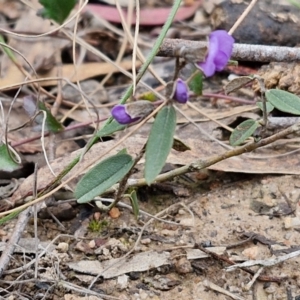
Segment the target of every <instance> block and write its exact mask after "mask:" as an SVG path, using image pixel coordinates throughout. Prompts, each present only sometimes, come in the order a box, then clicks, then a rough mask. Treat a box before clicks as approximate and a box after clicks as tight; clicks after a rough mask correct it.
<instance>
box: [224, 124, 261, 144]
mask: <svg viewBox="0 0 300 300" xmlns="http://www.w3.org/2000/svg"><path fill="white" fill-rule="evenodd" d="M259 126H260V125H259V123H258V122H257V121H255V120H253V119H249V120H246V121H244V122H242V123H241V124H239V125H238V126H237V127H236V128H235V129H234V130H233V132H232V133H231V135H230V139H229V143H230V145H231V146H238V145H240V144H241V143H243V142H244V141H245V140H246V139H247V138H248V137H250V136H251V135H252V134H253V133H254V131H255V130H256V129H257V128H258V127H259Z"/></svg>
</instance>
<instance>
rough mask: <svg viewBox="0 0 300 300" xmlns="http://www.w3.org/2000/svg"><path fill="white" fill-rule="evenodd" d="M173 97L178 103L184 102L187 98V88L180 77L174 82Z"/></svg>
mask: <svg viewBox="0 0 300 300" xmlns="http://www.w3.org/2000/svg"><path fill="white" fill-rule="evenodd" d="M173 99H174V100H176V101H178V102H179V103H186V102H187V101H188V100H189V88H188V86H187V84H186V83H185V82H184V81H183V80H182V79H180V78H178V79H177V80H176V81H175V83H174V94H173Z"/></svg>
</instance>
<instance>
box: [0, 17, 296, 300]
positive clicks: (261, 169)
mask: <svg viewBox="0 0 300 300" xmlns="http://www.w3.org/2000/svg"><path fill="white" fill-rule="evenodd" d="M18 13H19V12H18ZM23 14H24V16H25V17H26V16H27V17H28V15H26V13H23ZM16 15H17V14H16ZM11 17H12V16H11ZM46 22H49V21H46ZM154 25H155V24H154ZM23 29H24V31H26V30H27V29H26V28H23ZM28 31H29V29H28ZM39 31H41V27H40V28H38V32H39ZM47 39H49V40H50V44H51V47H52V46H53V45H54V43H53V40H54V39H53V38H52V37H51V38H47ZM36 42H37V43H40V41H39V40H38V39H36ZM68 43H69V42H68ZM39 47H41V44H40V45H39ZM51 47H50V48H49V49H48V48H47V50H49V51H47V52H46V51H40V50H36V51H37V52H39V53H38V54H44V55H45V56H44V58H42V59H40V58H39V56H38V55H36V52H35V50H32V51H30V50H29V49H34V48H32V46H26V49H28V50H29V54H26V55H25V56H26V57H27V56H28V57H27V58H29V59H30V62H31V63H32V64H33V65H34V66H35V68H36V69H39V71H41V70H43V72H46V73H44V74H46V75H41V74H40V76H45V77H49V76H50V75H51V76H57V74H58V73H59V72H62V73H61V74H63V76H64V77H68V78H70V81H76V77H72V76H71V74H72V72H74V69H73V64H69V63H65V62H63V65H62V67H61V69H60V67H56V66H55V67H54V68H50V69H51V70H50V71H47V70H45V67H46V66H47V64H46V60H47V59H48V58H49V57H50V58H53V56H54V53H55V51H58V50H61V49H62V48H65V47H66V46H64V47H61V48H58V50H57V49H56V50H53V49H52V48H51ZM39 49H40V48H39ZM65 50H67V51H68V49H67V48H65ZM31 57H32V58H31ZM37 58H38V61H36V59H37ZM45 59H46V60H45ZM129 61H130V59H128V62H129ZM157 61H159V60H157ZM160 62H161V61H160ZM122 63H125V64H124V65H122ZM122 63H121V65H122V66H123V67H124V68H125V69H127V68H130V63H128V64H127V65H126V63H127V61H123V62H122ZM50 65H51V64H50ZM105 66H106V67H107V69H106V67H105ZM24 67H25V68H26V66H25V65H24ZM154 67H155V68H157V70H158V71H160V72H161V70H162V68H163V64H161V63H157V64H156V65H155V64H154ZM10 68H14V67H13V66H11V67H7V71H6V72H7V74H6V75H7V76H4V77H3V78H2V80H4V81H1V82H0V85H1V86H2V87H5V89H6V88H7V87H9V86H11V89H13V87H12V85H13V84H17V83H20V82H22V80H23V79H24V78H25V76H23V75H21V76H20V77H17V76H11V75H9V74H10V71H9V69H10ZM113 70H114V68H113V67H111V66H110V65H109V64H107V63H103V62H93V63H91V62H88V61H84V62H83V63H82V64H81V65H80V66H79V69H78V70H77V71H79V72H78V74H80V75H79V77H77V79H79V80H84V79H87V78H91V77H95V76H99V75H104V74H107V73H109V72H111V71H113ZM84 71H87V73H84ZM47 72H52V73H47ZM163 72H164V71H163ZM15 74H16V73H15ZM5 80H6V81H5ZM127 82H128V81H127V80H126V79H124V78H122V77H121V76H120V75H117V74H115V75H114V78H113V83H110V84H112V85H115V88H116V90H117V89H118V88H119V86H118V85H121V84H120V83H125V84H126V83H127ZM56 83H57V81H53V80H52V81H50V80H48V81H47V84H45V85H44V86H51V85H56ZM205 84H207V83H205ZM204 88H205V89H207V88H209V87H208V86H205V87H204ZM212 88H213V83H212ZM60 92H61V91H60V90H58V92H57V94H53V95H54V96H55V97H57V95H59V94H60ZM23 93H24V94H22V96H24V95H25V94H26V91H24V92H23ZM55 97H54V98H55ZM52 99H53V98H52ZM68 100H69V101H70V102H72V100H73V99H72V97H71V99H68ZM113 100H117V99H113ZM95 101H97V97H96V98H95V99H93V101H91V102H92V103H93V104H94V105H98V103H95ZM105 101H111V99H105ZM105 101H104V102H105ZM75 102H76V101H74V104H75ZM205 103H206V104H201V105H199V108H200V109H202V110H204V111H206V112H208V113H209V114H210V116H212V115H213V114H214V115H215V116H214V117H216V118H218V119H219V120H221V121H222V122H224V124H230V122H231V121H232V118H233V117H232V116H233V114H234V110H235V109H237V110H238V109H241V110H243V109H244V107H240V108H239V107H233V106H232V105H231V104H230V103H226V101H224V100H219V101H218V106H219V107H218V109H216V106H215V105H214V104H213V102H209V103H207V102H205ZM52 104H53V102H52ZM76 104H78V102H77V103H76ZM102 104H103V103H100V105H102ZM74 106H75V105H74ZM50 107H51V105H50ZM100 107H101V106H100ZM77 111H78V110H77ZM104 111H105V110H104ZM67 112H68V109H66V107H64V108H61V109H59V113H60V114H62V115H64V114H67ZM100 112H101V113H103V110H100ZM105 113H107V115H108V113H109V112H108V110H106V111H105ZM255 114H258V113H257V112H256V111H255ZM17 115H18V113H17V114H16V116H17ZM19 115H20V116H22V115H23V114H22V113H21V114H20V113H19ZM190 116H191V117H195V120H196V121H197V122H198V123H199V124H201V127H202V128H203V130H205V131H206V132H207V133H208V134H209V135H211V136H213V135H214V134H216V132H218V130H220V129H219V127H218V126H217V125H216V124H215V123H214V122H212V121H207V120H204V118H202V119H201V120H199V119H200V117H199V115H193V114H190ZM68 117H69V118H70V119H72V120H77V121H80V122H81V121H82V120H83V119H85V118H86V117H85V116H84V117H83V116H79V117H77V118H76V117H75V115H72V114H69V115H68ZM14 118H15V119H18V118H17V117H14ZM14 118H13V119H14ZM11 119H12V118H10V120H11ZM13 122H14V121H13ZM13 125H14V124H12V126H13ZM148 132H149V126H148V125H147V126H145V128H143V129H142V130H141V131H140V132H139V134H138V135H135V136H133V137H131V138H129V139H127V140H126V141H124V143H123V144H122V145H120V146H119V147H118V148H116V149H114V150H113V151H112V152H111V153H110V154H116V153H117V152H118V151H119V150H121V149H122V148H124V147H126V148H127V149H128V152H129V153H132V154H133V155H134V154H136V153H137V152H138V149H139V148H141V147H143V145H144V143H145V141H146V136H147V133H148ZM81 134H82V132H80V131H79V136H80V135H81ZM23 135H24V133H23ZM26 135H27V133H26ZM176 135H177V136H178V137H179V138H180V139H181V140H182V141H183V142H184V143H185V144H186V145H187V146H188V147H190V148H191V150H187V151H185V152H176V151H175V150H172V152H171V154H170V155H169V157H168V160H167V163H168V164H169V165H172V166H178V165H185V164H187V163H190V162H193V161H194V160H196V159H199V158H206V157H209V156H211V155H215V154H220V153H221V152H222V151H225V148H224V146H221V145H220V143H217V142H212V141H211V140H209V139H208V138H207V136H205V135H203V134H202V133H201V132H199V130H198V129H197V128H196V127H195V126H194V125H193V124H189V125H187V126H186V125H185V126H181V125H180V124H179V125H178V128H177V132H176ZM73 138H74V136H73ZM81 138H83V140H85V141H86V140H87V139H84V137H81ZM11 139H12V140H13V139H15V140H17V139H18V138H13V137H12V138H11ZM109 139H112V137H109ZM116 140H117V136H116V137H115V140H108V141H104V142H102V143H98V144H97V145H95V147H93V148H92V149H91V151H90V152H88V153H87V154H86V155H85V157H84V159H83V160H82V162H81V164H79V166H78V167H75V169H74V170H73V171H72V172H74V173H72V172H71V173H70V175H72V174H75V172H76V171H77V170H78V169H79V168H81V169H83V172H82V174H84V173H85V172H86V171H87V170H86V167H87V165H88V162H89V160H90V159H91V158H94V157H101V156H102V155H103V153H105V152H106V150H108V149H111V147H112V146H113V145H114V144H115V143H116ZM294 142H295V141H293V140H292V141H291V142H290V143H288V140H286V141H283V142H280V141H279V142H278V143H277V144H272V147H268V148H267V149H260V150H257V151H256V152H255V153H251V154H244V155H242V156H239V157H235V158H231V159H228V160H225V161H223V162H221V163H218V164H216V165H214V166H211V167H210V168H209V171H206V173H204V172H194V173H191V174H187V175H186V176H181V177H180V178H176V179H174V181H171V182H170V183H171V184H173V185H175V186H179V187H180V186H182V187H184V188H187V189H188V190H189V193H188V195H185V196H178V195H177V196H175V197H174V195H172V194H170V193H168V192H166V186H165V187H164V186H163V185H158V184H157V185H156V184H154V185H153V187H152V188H147V187H142V188H141V189H140V191H139V193H140V195H139V198H140V199H143V198H145V199H146V200H144V202H142V201H141V203H140V211H147V212H150V213H151V214H153V215H156V214H157V213H158V214H160V212H161V211H162V212H163V213H162V214H161V215H158V217H159V218H162V219H160V220H155V221H154V222H152V223H150V222H149V220H151V218H150V219H149V217H148V216H147V215H145V214H143V213H141V214H140V218H139V219H138V220H136V219H135V218H134V216H133V215H132V214H131V213H130V210H129V209H128V208H126V207H122V206H120V207H119V210H120V215H119V216H118V217H117V218H112V217H111V216H109V215H107V214H105V213H101V216H100V219H99V218H97V219H96V218H95V213H96V212H97V210H96V209H95V208H93V207H91V206H89V205H81V206H80V207H79V208H78V206H77V205H76V204H75V203H74V201H73V202H71V204H69V206H68V209H71V210H72V209H73V210H74V211H76V212H77V215H75V214H74V215H73V220H71V221H70V220H68V221H67V220H64V217H61V216H59V215H58V214H55V215H53V214H52V219H48V218H49V215H48V216H47V219H44V218H42V217H40V219H39V224H38V237H39V240H40V241H41V243H40V247H42V248H43V249H44V250H43V252H42V253H43V255H40V256H38V274H39V275H40V276H42V277H43V280H38V281H37V284H36V286H35V287H34V288H32V286H30V285H26V284H25V283H23V286H22V287H21V286H18V283H17V281H16V283H15V284H14V285H13V289H10V291H9V293H10V294H13V293H14V292H15V291H16V290H17V287H18V288H21V291H22V293H24V294H28V295H30V293H32V291H34V292H40V293H44V297H45V298H46V299H63V298H64V299H70V297H74V298H75V297H77V298H78V297H79V296H78V295H79V294H80V293H87V294H88V293H90V294H91V295H93V293H96V295H97V296H98V297H99V298H102V297H103V298H105V297H106V296H107V297H108V298H109V297H115V298H116V299H121V298H122V299H162V298H164V299H172V298H174V297H177V298H178V296H180V297H183V298H184V297H186V298H187V299H199V298H200V299H204V300H205V299H224V296H223V294H224V295H227V296H228V297H230V298H233V299H253V298H254V299H255V297H256V298H257V299H269V298H270V297H273V299H285V298H286V295H288V293H290V294H292V295H293V296H294V297H296V296H297V295H299V294H300V281H299V278H298V275H297V274H298V273H297V269H298V262H299V258H298V257H294V258H291V259H289V260H287V261H284V262H283V263H281V264H280V265H272V266H267V267H266V266H265V268H264V269H263V270H262V271H259V269H258V268H257V267H252V266H251V267H250V266H248V265H247V268H248V269H250V270H248V271H249V272H245V270H242V269H240V268H238V269H236V270H234V271H233V272H231V273H228V272H226V267H229V266H228V264H229V262H234V263H238V262H244V261H245V262H246V263H247V261H249V259H254V260H256V261H258V262H260V265H264V264H268V263H269V262H270V261H271V262H272V261H273V262H275V261H276V260H277V259H280V258H281V259H282V258H287V257H292V256H294V255H296V254H297V251H299V248H298V247H299V245H300V241H299V234H298V230H299V224H300V222H299V212H298V210H299V209H298V207H299V196H300V191H299V188H300V183H299V182H298V181H299V180H298V177H297V176H288V175H284V174H294V175H298V174H299V171H298V169H299V168H298V155H297V152H295V153H292V154H289V155H286V154H285V153H286V152H287V151H288V149H289V148H288V146H289V144H293V143H294ZM29 146H30V144H29V145H28V149H26V148H25V149H23V151H24V152H28V151H29V152H30V151H31V152H36V151H41V150H40V148H39V147H40V145H39V144H38V146H36V148H35V150H30V147H29ZM50 146H51V144H50ZM81 151H82V150H77V152H76V151H73V150H66V151H65V153H64V154H65V156H61V154H59V156H58V158H56V159H54V160H53V161H52V162H51V166H52V168H53V170H54V172H55V173H56V174H57V173H59V172H60V171H61V170H62V169H63V167H64V166H66V165H67V164H68V163H69V162H70V161H71V160H72V158H74V157H75V156H77V155H78V154H79V153H80V152H81ZM62 152H64V151H62ZM283 162H284V163H283ZM141 163H143V162H142V161H141ZM76 168H77V169H76ZM232 172H235V173H237V174H233V173H232ZM270 173H271V174H283V175H282V176H279V175H273V176H271V175H266V174H270ZM37 174H38V175H37V178H38V180H37V190H40V189H43V188H45V187H47V186H48V185H49V183H50V182H51V181H52V179H53V175H52V174H51V173H50V172H49V169H48V168H47V167H46V166H45V167H41V168H39V170H38V173H37ZM257 174H262V175H257ZM70 175H68V176H70ZM141 176H142V174H141V173H140V172H139V171H138V168H137V173H136V174H135V177H136V178H139V177H141ZM66 178H68V177H66ZM78 180H79V177H76V178H75V180H74V182H73V183H72V182H70V185H69V186H68V187H67V189H70V188H71V189H72V188H74V186H75V184H76V183H77V181H78ZM33 185H34V176H33V175H31V176H29V177H27V178H26V179H25V181H24V182H23V183H21V184H20V186H19V188H18V190H17V191H16V192H15V193H14V195H13V196H12V198H9V199H8V198H7V195H9V194H7V193H6V191H4V192H3V196H4V197H5V203H6V204H7V200H9V201H10V205H11V206H15V205H16V206H18V205H20V203H21V202H22V201H23V199H24V197H26V196H28V195H30V194H32V187H33ZM164 188H165V189H164ZM67 192H68V191H65V194H67ZM143 193H144V197H143ZM1 196H2V195H0V198H1ZM56 197H57V200H58V201H59V200H61V201H63V200H62V197H63V193H61V194H59V195H56ZM24 200H25V199H24ZM57 200H55V201H57ZM71 200H72V199H71ZM1 201H2V200H1ZM55 201H54V206H57V204H56V203H55ZM122 201H124V202H126V201H128V202H127V204H129V207H130V202H129V200H128V199H122ZM46 202H47V204H48V205H49V208H50V207H51V205H53V202H52V204H51V199H47V201H46ZM104 202H105V201H104ZM3 203H4V202H3ZM3 203H1V207H2V208H3V206H2V205H3ZM172 207H173V208H174V209H173V210H172V209H171V208H172ZM40 216H41V215H40ZM53 216H54V218H56V216H58V219H57V220H56V221H55V220H54V219H53ZM97 220H98V221H97ZM91 221H96V222H103V223H101V224H100V225H101V226H100V225H99V226H100V227H101V230H99V231H96V232H93V231H91V230H90V229H88V227H89V228H90V227H91ZM104 221H105V222H104ZM166 221H167V222H166ZM168 221H169V223H168ZM15 224H16V220H12V221H10V222H8V223H6V224H5V225H2V226H1V227H2V228H1V229H0V236H1V238H2V240H3V244H2V247H6V246H8V244H7V243H6V241H7V240H8V239H9V236H10V235H11V234H12V232H14V231H15V230H16V227H15ZM59 224H62V225H63V227H60V226H59ZM176 224H177V225H176ZM145 225H146V226H145ZM100 227H99V228H100ZM61 231H65V232H67V233H74V232H75V231H76V232H78V233H77V234H78V235H77V238H78V240H77V241H76V242H74V240H73V237H72V236H64V235H61ZM79 232H81V233H79ZM249 232H250V233H251V234H249ZM33 237H34V228H33V226H32V224H28V226H27V228H26V230H25V231H24V233H23V239H22V240H21V241H20V244H21V245H22V243H24V241H25V242H27V243H29V244H30V245H31V246H34V245H35V243H37V241H36V240H35V239H34V241H33V240H32V238H33ZM57 237H59V242H61V243H65V244H66V245H67V248H66V247H62V245H60V246H58V245H59V242H58V239H56V238H57ZM255 237H256V238H255ZM81 238H82V239H81ZM139 239H140V240H139ZM137 240H139V241H140V242H139V243H137V244H135V243H136V241H137ZM78 241H80V243H81V245H79V243H78ZM271 241H272V242H271ZM43 243H45V244H43ZM50 244H51V245H52V244H53V245H57V248H56V249H54V247H51V248H45V247H47V245H50ZM197 245H200V247H204V249H205V250H206V252H203V251H201V250H200V249H197ZM2 249H3V248H2ZM16 249H18V247H17V248H16ZM45 249H47V250H46V251H45ZM66 249H67V250H66ZM131 249H134V250H133V252H132V253H130V254H129V255H128V253H129V251H130V250H131ZM213 249H217V252H216V253H215V252H213ZM21 251H22V252H21V255H19V254H18V253H17V252H16V253H14V254H13V258H14V260H13V261H11V262H10V266H9V270H8V271H9V272H7V273H4V276H3V281H1V283H0V286H1V288H2V286H3V289H4V288H7V286H8V284H11V282H12V281H14V280H17V276H16V274H18V273H17V272H27V274H26V276H29V278H33V277H31V275H32V271H33V270H34V269H33V268H32V266H33V264H31V265H30V266H27V267H26V268H24V269H22V266H26V264H24V262H23V260H22V255H24V253H25V252H26V251H27V253H28V251H29V252H30V253H35V247H31V249H30V250H28V249H27V250H26V247H25V246H24V244H23V246H22V250H21ZM286 253H291V255H290V256H286ZM126 255H128V256H127V257H126ZM124 256H125V257H124ZM224 258H226V259H224ZM30 259H31V260H30ZM30 259H27V260H29V261H31V262H33V263H34V261H35V259H36V258H30ZM87 259H88V260H87ZM111 264H114V265H113V266H112V267H111V268H109V266H110V265H111ZM57 266H58V268H57ZM89 266H90V268H89ZM239 267H244V265H243V263H242V265H240V266H239ZM105 269H106V270H105ZM14 270H15V271H14ZM70 270H73V271H72V272H70ZM91 270H92V271H91ZM103 270H104V271H103ZM258 271H259V272H258ZM256 272H257V276H258V280H257V281H253V282H251V280H252V276H253V275H255V273H256ZM80 273H85V274H87V275H90V276H91V275H93V276H92V277H87V278H86V279H85V281H84V280H83V277H82V276H83V275H80ZM22 274H25V273H22ZM60 276H62V277H63V280H62V281H61V284H62V286H63V287H64V288H65V290H60V289H59V288H54V289H51V288H50V286H47V280H48V282H53V281H55V280H56V278H59V277H60ZM80 276H81V277H80ZM95 276H100V277H99V278H98V280H97V281H96V282H94V283H93V286H94V287H95V290H96V292H95V291H93V290H88V289H87V288H88V287H89V285H91V283H92V282H93V281H95ZM101 276H102V277H101ZM42 277H41V278H42ZM287 278H288V279H289V280H288V281H287V280H286V279H287ZM44 282H46V286H42V283H44ZM279 282H280V284H279ZM249 283H251V285H249ZM248 287H250V288H248ZM70 290H71V291H72V295H70V294H69V293H68V292H66V291H70ZM97 291H98V292H97ZM99 291H100V292H99ZM0 292H1V293H3V295H6V296H8V295H9V294H5V293H6V292H5V290H0ZM78 299H79V298H78Z"/></svg>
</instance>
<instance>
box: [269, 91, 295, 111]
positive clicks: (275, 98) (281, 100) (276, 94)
mask: <svg viewBox="0 0 300 300" xmlns="http://www.w3.org/2000/svg"><path fill="white" fill-rule="evenodd" d="M266 98H267V100H268V101H269V102H270V103H271V104H272V105H273V106H274V107H276V108H277V109H278V110H280V111H283V112H287V113H290V114H294V115H300V98H299V97H297V96H296V95H294V94H291V93H289V92H286V91H282V90H276V89H271V90H268V91H267V92H266Z"/></svg>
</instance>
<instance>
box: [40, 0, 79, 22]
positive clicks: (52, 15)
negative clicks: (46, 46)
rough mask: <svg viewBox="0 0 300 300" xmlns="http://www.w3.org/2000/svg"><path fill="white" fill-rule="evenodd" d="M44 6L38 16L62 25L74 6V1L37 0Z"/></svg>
mask: <svg viewBox="0 0 300 300" xmlns="http://www.w3.org/2000/svg"><path fill="white" fill-rule="evenodd" d="M39 2H40V3H41V4H42V5H43V6H44V8H43V9H41V10H40V11H39V15H40V16H41V17H43V18H46V19H52V20H54V21H55V22H57V23H59V24H62V23H63V22H64V21H65V19H66V18H67V17H68V15H69V14H70V12H71V10H72V9H73V8H74V7H75V5H76V0H39Z"/></svg>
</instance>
